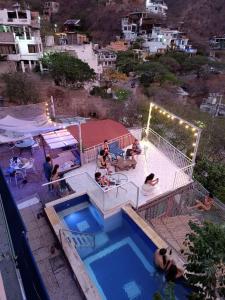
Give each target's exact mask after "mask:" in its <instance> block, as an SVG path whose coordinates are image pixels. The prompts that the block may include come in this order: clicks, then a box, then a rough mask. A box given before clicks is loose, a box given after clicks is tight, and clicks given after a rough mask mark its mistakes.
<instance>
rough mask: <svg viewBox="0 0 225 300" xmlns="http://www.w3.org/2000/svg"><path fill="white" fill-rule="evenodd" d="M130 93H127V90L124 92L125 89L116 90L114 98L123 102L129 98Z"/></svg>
mask: <svg viewBox="0 0 225 300" xmlns="http://www.w3.org/2000/svg"><path fill="white" fill-rule="evenodd" d="M130 94H131V92H130V91H128V90H125V89H121V88H120V89H117V90H116V92H115V95H116V98H117V99H118V100H119V101H125V100H127V99H128V98H129V96H130Z"/></svg>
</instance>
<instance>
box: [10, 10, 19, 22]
mask: <svg viewBox="0 0 225 300" xmlns="http://www.w3.org/2000/svg"><path fill="white" fill-rule="evenodd" d="M16 18H17V16H16V12H15V11H9V12H8V19H9V21H12V19H16Z"/></svg>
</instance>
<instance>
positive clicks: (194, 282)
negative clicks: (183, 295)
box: [186, 222, 225, 299]
mask: <svg viewBox="0 0 225 300" xmlns="http://www.w3.org/2000/svg"><path fill="white" fill-rule="evenodd" d="M189 225H190V227H191V229H192V233H190V234H188V235H187V237H186V240H187V245H188V250H187V253H186V254H187V261H188V262H187V264H186V270H187V275H186V276H187V279H188V282H189V284H190V285H191V286H193V287H194V291H195V298H194V299H219V297H221V298H222V297H224V296H225V276H224V275H225V273H224V272H225V251H224V249H225V228H224V226H221V225H217V224H213V223H204V225H203V226H199V225H197V224H195V223H193V222H190V224H189ZM196 295H198V296H199V297H200V298H196ZM192 299H193V298H192Z"/></svg>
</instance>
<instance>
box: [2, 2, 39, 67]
mask: <svg viewBox="0 0 225 300" xmlns="http://www.w3.org/2000/svg"><path fill="white" fill-rule="evenodd" d="M0 56H1V58H2V59H1V60H4V61H10V62H13V63H14V65H15V69H17V70H22V71H23V72H25V71H26V70H32V69H33V68H34V67H35V66H36V65H37V64H39V65H40V68H42V66H41V62H40V59H41V58H42V56H43V49H42V41H41V36H40V16H39V13H38V12H32V11H30V9H22V8H21V7H20V5H19V4H16V5H14V6H13V7H12V9H6V8H5V9H1V10H0Z"/></svg>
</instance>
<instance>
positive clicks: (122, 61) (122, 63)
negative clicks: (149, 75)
mask: <svg viewBox="0 0 225 300" xmlns="http://www.w3.org/2000/svg"><path fill="white" fill-rule="evenodd" d="M138 64H139V60H138V56H137V54H136V53H135V52H133V51H131V50H129V51H124V52H119V53H118V55H117V60H116V67H117V69H118V71H120V72H123V73H125V74H127V75H129V73H130V72H134V71H135V69H136V66H137V65H138Z"/></svg>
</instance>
